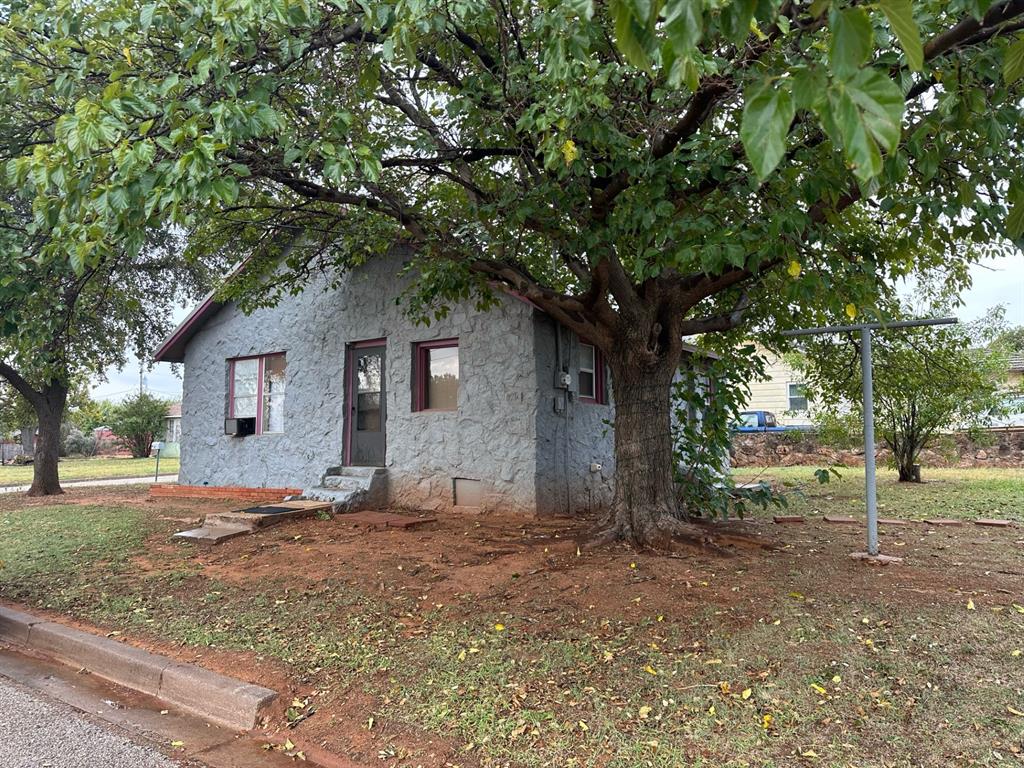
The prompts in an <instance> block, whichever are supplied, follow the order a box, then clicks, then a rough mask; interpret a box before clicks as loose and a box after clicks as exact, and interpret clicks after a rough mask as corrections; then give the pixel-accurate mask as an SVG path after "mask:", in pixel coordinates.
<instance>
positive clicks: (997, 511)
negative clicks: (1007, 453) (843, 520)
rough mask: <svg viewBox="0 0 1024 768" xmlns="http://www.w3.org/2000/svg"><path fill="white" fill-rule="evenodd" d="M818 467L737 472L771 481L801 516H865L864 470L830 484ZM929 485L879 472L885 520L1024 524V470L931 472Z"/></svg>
mask: <svg viewBox="0 0 1024 768" xmlns="http://www.w3.org/2000/svg"><path fill="white" fill-rule="evenodd" d="M814 470H815V467H771V468H769V469H766V470H758V469H752V468H747V467H743V468H737V469H735V470H734V472H733V474H734V475H735V477H736V479H737V480H738V481H758V480H766V481H768V482H770V483H771V484H772V485H773V487H775V488H776V489H778V490H779V491H781V492H782V493H784V494H786V495H787V500H788V503H789V509H790V510H791V511H792V512H793V513H795V514H801V515H818V514H830V513H831V514H840V515H853V516H856V515H864V513H865V510H864V467H839V468H838V469H837V471H838V472H839V473H840V475H841V476H842V477H840V478H836V477H835V476H832V477H831V479H830V481H829V482H828V483H826V484H821V483H819V482H818V481H817V480H816V479H815V477H814ZM922 477H923V479H924V482H923V483H921V484H920V485H918V484H915V483H901V482H899V480H898V479H897V476H896V472H895V470H891V469H883V468H879V470H878V481H877V482H878V508H879V514H880V516H882V517H906V518H910V519H914V520H923V519H924V518H927V517H943V518H962V519H973V518H977V517H1005V518H1009V519H1012V520H1018V521H1024V468H1021V469H974V468H972V469H929V468H925V469H923V470H922Z"/></svg>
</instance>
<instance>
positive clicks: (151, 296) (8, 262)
mask: <svg viewBox="0 0 1024 768" xmlns="http://www.w3.org/2000/svg"><path fill="white" fill-rule="evenodd" d="M3 121H4V118H3V116H2V115H0V128H2V126H3ZM3 133H4V132H3V130H0V135H3ZM51 237H52V233H51V232H50V231H49V230H47V229H45V228H44V229H43V230H41V231H39V230H36V228H35V227H34V226H33V212H32V211H31V209H30V208H29V207H28V204H27V202H26V201H25V200H23V199H22V198H21V197H20V195H19V192H18V191H17V190H13V189H11V188H9V187H8V188H3V187H2V185H0V275H2V276H3V277H0V377H2V379H3V380H4V381H6V382H7V384H9V386H10V388H11V389H13V390H14V391H16V392H17V393H18V395H19V398H20V400H21V401H22V402H23V403H25V404H27V405H28V406H29V407H30V408H31V410H32V411H33V413H34V419H32V422H33V423H35V424H38V437H37V441H36V450H35V458H34V462H33V465H34V466H33V479H32V485H31V487H30V489H29V491H28V493H29V495H30V496H42V495H49V494H57V493H61V488H60V481H59V477H58V466H57V462H58V458H59V455H60V450H61V424H62V421H63V418H64V414H65V411H66V408H67V406H68V402H69V400H68V399H69V393H70V394H71V395H72V404H74V403H75V400H76V398H77V399H78V400H82V401H83V402H84V400H87V398H88V393H87V391H86V388H85V382H87V381H88V380H89V379H90V378H91V377H93V376H98V375H102V374H103V372H104V370H105V369H106V368H107V366H110V365H123V364H124V363H125V361H126V360H127V356H128V353H129V352H130V351H131V350H132V349H134V350H136V352H137V353H138V354H140V355H142V354H144V353H145V352H147V351H148V349H149V348H151V346H152V345H153V344H154V343H155V342H156V341H157V340H158V339H160V338H161V337H162V336H163V335H164V334H166V333H167V331H168V330H169V326H170V323H169V320H170V309H171V307H172V306H173V304H174V302H175V301H176V300H177V299H178V298H179V297H184V296H197V295H199V294H201V292H202V291H203V289H204V288H205V282H206V280H207V278H206V275H207V271H206V268H205V267H197V266H193V265H189V264H188V263H187V262H185V261H184V260H183V258H182V256H181V254H180V248H179V247H178V245H177V243H176V241H175V239H174V238H173V237H172V236H171V235H169V234H167V233H166V232H161V231H156V230H154V231H153V232H150V233H149V234H148V244H147V247H146V248H145V249H144V250H143V251H141V252H140V253H138V254H137V255H134V256H130V255H128V254H127V252H125V251H123V250H121V251H118V252H109V253H104V254H103V256H102V257H101V258H99V259H96V260H92V261H91V262H90V263H89V265H88V266H84V265H83V266H82V267H81V268H80V269H76V268H75V267H74V266H73V265H72V264H71V263H70V262H68V261H67V260H46V259H45V258H43V257H42V256H41V253H42V252H43V250H44V249H45V248H46V246H47V245H48V244H49V243H50V238H51ZM168 283H170V285H168Z"/></svg>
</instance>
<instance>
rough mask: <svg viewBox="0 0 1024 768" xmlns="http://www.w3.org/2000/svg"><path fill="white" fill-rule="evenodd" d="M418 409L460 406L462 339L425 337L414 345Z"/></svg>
mask: <svg viewBox="0 0 1024 768" xmlns="http://www.w3.org/2000/svg"><path fill="white" fill-rule="evenodd" d="M413 365H414V368H415V383H416V389H415V391H414V407H413V410H416V411H454V410H456V409H457V408H458V407H459V340H458V339H440V340H438V341H422V342H420V343H419V344H416V345H415V347H414V357H413Z"/></svg>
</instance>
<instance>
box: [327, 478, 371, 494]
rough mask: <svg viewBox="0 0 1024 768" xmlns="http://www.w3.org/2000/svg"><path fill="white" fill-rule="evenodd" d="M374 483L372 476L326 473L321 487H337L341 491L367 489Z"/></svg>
mask: <svg viewBox="0 0 1024 768" xmlns="http://www.w3.org/2000/svg"><path fill="white" fill-rule="evenodd" d="M372 484H373V478H372V477H349V476H348V475H326V476H325V477H324V479H323V480H322V481H321V482H320V486H319V487H320V488H335V489H337V490H339V491H367V490H369V489H370V486H371V485H372Z"/></svg>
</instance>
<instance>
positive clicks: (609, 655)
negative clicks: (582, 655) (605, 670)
mask: <svg viewBox="0 0 1024 768" xmlns="http://www.w3.org/2000/svg"><path fill="white" fill-rule="evenodd" d="M614 658H615V654H614V653H612V652H611V651H605V652H604V660H605V661H611V660H612V659H614Z"/></svg>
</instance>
